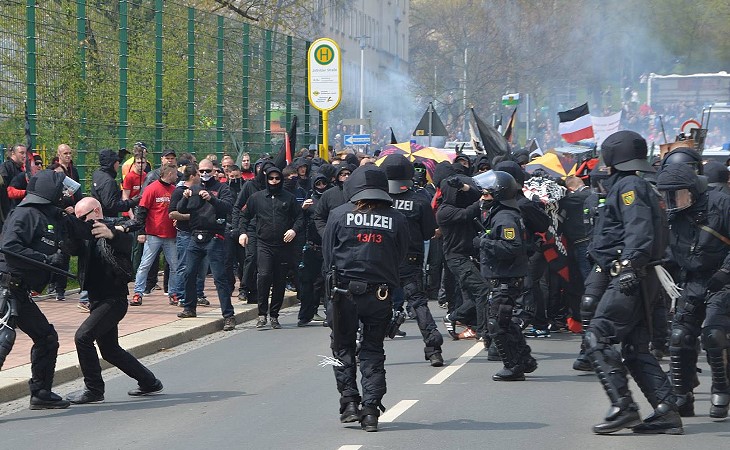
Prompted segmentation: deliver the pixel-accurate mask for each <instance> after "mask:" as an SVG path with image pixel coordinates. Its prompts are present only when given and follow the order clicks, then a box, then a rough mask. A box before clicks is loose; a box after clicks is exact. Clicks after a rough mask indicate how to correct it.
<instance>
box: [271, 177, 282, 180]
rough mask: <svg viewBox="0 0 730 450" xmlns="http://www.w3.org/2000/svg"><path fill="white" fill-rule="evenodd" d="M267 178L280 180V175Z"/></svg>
mask: <svg viewBox="0 0 730 450" xmlns="http://www.w3.org/2000/svg"><path fill="white" fill-rule="evenodd" d="M269 180H281V177H269Z"/></svg>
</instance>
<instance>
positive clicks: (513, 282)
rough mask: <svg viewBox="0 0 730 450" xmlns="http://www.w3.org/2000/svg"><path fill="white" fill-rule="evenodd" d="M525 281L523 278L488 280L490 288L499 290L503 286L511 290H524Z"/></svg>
mask: <svg viewBox="0 0 730 450" xmlns="http://www.w3.org/2000/svg"><path fill="white" fill-rule="evenodd" d="M524 281H525V279H524V278H523V277H518V278H489V279H488V280H487V283H489V285H490V286H492V287H493V288H498V287H501V286H503V285H504V286H507V287H511V288H518V289H522V285H523V283H524Z"/></svg>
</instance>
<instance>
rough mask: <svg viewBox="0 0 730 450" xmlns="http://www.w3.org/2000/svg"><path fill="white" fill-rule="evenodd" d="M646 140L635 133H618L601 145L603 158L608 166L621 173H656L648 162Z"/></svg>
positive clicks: (624, 131) (625, 131) (626, 131)
mask: <svg viewBox="0 0 730 450" xmlns="http://www.w3.org/2000/svg"><path fill="white" fill-rule="evenodd" d="M647 153H648V148H647V146H646V139H644V138H643V137H641V135H640V134H639V133H637V132H635V131H628V130H623V131H617V132H615V133H613V134H611V135H610V136H608V137H607V138H606V139H605V140H604V141H603V144H601V156H602V157H603V161H604V162H605V163H606V166H608V167H612V168H614V169H615V170H618V171H621V172H636V171H638V172H655V170H654V168H653V167H652V166H651V164H649V161H647V160H646V155H647Z"/></svg>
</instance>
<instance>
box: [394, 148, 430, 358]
mask: <svg viewBox="0 0 730 450" xmlns="http://www.w3.org/2000/svg"><path fill="white" fill-rule="evenodd" d="M381 167H382V168H383V169H384V170H385V173H386V175H387V176H388V192H389V193H390V196H391V198H392V199H393V207H394V208H395V209H397V210H398V211H400V212H401V213H402V214H403V215H404V216H405V217H406V219H408V230H409V234H410V244H409V245H408V255H407V257H406V261H405V262H404V263H403V264H402V265H401V267H400V285H401V287H402V289H403V299H404V301H407V302H408V304H409V305H410V307H411V309H412V310H413V312H414V313H415V315H416V323H417V324H418V328H419V329H420V330H421V335H422V336H423V342H424V344H426V347H425V348H424V353H425V358H426V361H430V362H431V365H432V366H433V367H441V366H443V365H444V358H443V357H442V356H441V344H443V343H444V338H443V337H442V336H441V333H440V332H439V331H438V327H437V326H436V322H435V321H434V320H433V316H432V315H431V311H430V310H429V309H428V297H427V296H426V292H425V289H424V286H423V270H422V268H423V257H424V241H427V240H429V239H431V238H432V237H433V235H434V234H435V232H436V218H435V217H434V214H433V209H431V204H430V201H429V199H428V197H426V196H425V195H423V194H419V193H417V192H415V191H414V190H413V189H412V187H413V177H414V174H415V169H414V167H413V164H412V163H411V162H410V161H408V158H406V157H405V156H403V155H388V156H386V157H385V159H384V161H383V163H382V164H381ZM396 309H397V310H398V309H400V311H398V313H400V314H403V312H402V305H400V308H398V306H396ZM394 317H396V318H397V317H398V314H397V313H396V315H394ZM396 320H397V319H396Z"/></svg>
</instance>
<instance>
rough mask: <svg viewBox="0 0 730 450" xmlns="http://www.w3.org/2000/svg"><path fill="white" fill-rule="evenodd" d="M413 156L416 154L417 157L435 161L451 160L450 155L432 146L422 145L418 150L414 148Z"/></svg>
mask: <svg viewBox="0 0 730 450" xmlns="http://www.w3.org/2000/svg"><path fill="white" fill-rule="evenodd" d="M413 156H416V157H417V158H425V159H430V160H432V161H434V162H437V163H440V162H442V161H451V157H450V156H449V155H448V154H446V153H445V152H443V151H441V150H439V149H437V148H434V147H424V148H422V149H420V150H416V151H415V152H413Z"/></svg>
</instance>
